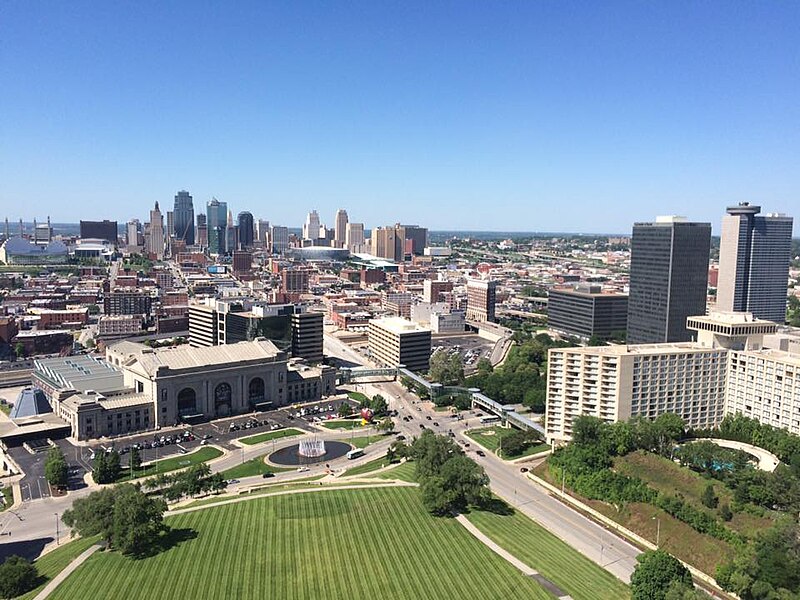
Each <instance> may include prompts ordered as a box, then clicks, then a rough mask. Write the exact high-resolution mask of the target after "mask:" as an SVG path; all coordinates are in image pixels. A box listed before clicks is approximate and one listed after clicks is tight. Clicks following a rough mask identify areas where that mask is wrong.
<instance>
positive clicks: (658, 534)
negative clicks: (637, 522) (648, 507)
mask: <svg viewBox="0 0 800 600" xmlns="http://www.w3.org/2000/svg"><path fill="white" fill-rule="evenodd" d="M652 518H653V519H655V521H656V550H657V549H658V548H660V547H661V519H660V518H659V517H658V515H656V516H653V517H652Z"/></svg>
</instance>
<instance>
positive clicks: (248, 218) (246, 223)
mask: <svg viewBox="0 0 800 600" xmlns="http://www.w3.org/2000/svg"><path fill="white" fill-rule="evenodd" d="M236 222H237V229H238V231H239V236H238V237H239V243H238V247H239V250H247V249H249V248H252V247H253V231H254V227H253V215H252V213H249V212H247V211H244V212H240V213H239V215H238V216H237V217H236Z"/></svg>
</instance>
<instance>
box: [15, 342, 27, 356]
mask: <svg viewBox="0 0 800 600" xmlns="http://www.w3.org/2000/svg"><path fill="white" fill-rule="evenodd" d="M14 354H16V355H17V358H22V357H24V356H25V344H23V343H22V342H17V344H16V346H14Z"/></svg>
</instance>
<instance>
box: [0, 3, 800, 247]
mask: <svg viewBox="0 0 800 600" xmlns="http://www.w3.org/2000/svg"><path fill="white" fill-rule="evenodd" d="M799 32H800V2H796V1H774V2H773V1H770V2H731V1H724V2H723V1H702V2H695V1H693V2H679V1H673V0H669V1H664V2H641V1H632V2H593V1H592V2H568V1H567V2H564V1H549V2H547V1H538V0H537V1H519V2H515V1H508V2H490V3H478V2H470V1H459V2H453V3H438V2H396V3H394V2H383V1H375V0H370V1H367V2H363V3H347V2H339V1H335V2H330V1H326V2H264V1H259V2H252V3H249V2H244V1H237V2H200V1H192V2H155V1H143V2H113V1H112V2H84V1H70V2H4V3H2V4H1V5H0V209H2V210H0V217H2V216H4V215H7V216H8V217H9V219H12V220H17V219H18V218H20V217H23V218H25V220H26V221H27V220H32V219H33V218H34V217H38V218H39V219H42V218H44V217H45V216H47V215H48V214H49V215H51V216H52V218H53V219H54V220H56V221H65V220H67V221H77V220H78V219H79V218H112V219H119V220H127V219H129V218H131V217H138V218H140V219H144V218H146V216H147V211H148V210H149V208H150V207H151V206H152V204H153V202H154V201H155V200H159V201H160V202H161V205H162V208H163V207H171V206H172V198H173V196H174V194H175V192H176V191H177V190H179V189H187V190H189V191H190V192H191V193H192V195H193V196H194V199H195V210H196V211H197V207H198V206H202V207H204V206H205V202H206V201H207V200H209V199H210V197H211V196H212V195H215V196H217V197H218V198H219V199H220V200H225V201H227V202H228V205H229V207H231V208H232V209H233V210H234V213H236V212H238V211H240V210H250V211H251V212H253V213H254V214H255V215H256V216H257V217H262V218H266V219H269V220H270V221H272V222H275V223H280V224H287V225H300V224H301V223H302V221H303V219H304V217H305V214H306V212H307V211H308V210H309V209H311V208H316V209H317V210H318V211H319V212H320V215H321V218H322V221H323V222H324V223H326V224H329V225H330V224H332V221H333V214H334V212H335V210H336V209H337V208H339V207H344V208H346V209H347V210H348V212H349V213H350V218H351V220H353V221H364V222H366V224H367V227H372V226H375V225H380V224H386V223H392V222H395V221H403V222H415V223H420V224H423V225H427V226H429V227H430V228H433V229H480V230H516V231H521V230H524V231H530V230H537V231H576V232H625V231H629V230H630V225H631V223H632V222H633V221H636V220H650V219H652V218H653V217H654V216H655V215H657V214H684V215H686V216H688V217H690V218H692V219H695V220H709V221H711V222H712V223H713V224H714V228H715V230H718V225H719V219H720V217H721V215H722V214H723V212H724V207H725V206H726V205H727V204H730V203H735V202H739V201H742V200H749V201H751V202H754V203H759V204H761V205H762V206H763V207H764V209H765V210H769V211H775V212H778V211H781V212H788V213H789V214H793V216H794V217H795V218H796V219H800V44H798V36H800V33H799ZM795 231H798V226H797V225H796V226H795Z"/></svg>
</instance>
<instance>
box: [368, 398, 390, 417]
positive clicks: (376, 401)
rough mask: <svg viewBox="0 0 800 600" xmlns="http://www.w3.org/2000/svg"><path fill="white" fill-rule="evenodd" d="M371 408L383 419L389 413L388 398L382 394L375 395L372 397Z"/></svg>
mask: <svg viewBox="0 0 800 600" xmlns="http://www.w3.org/2000/svg"><path fill="white" fill-rule="evenodd" d="M369 407H370V408H371V409H372V413H373V414H374V415H375V416H376V417H383V416H384V415H386V413H388V412H389V404H388V403H387V402H386V398H384V397H383V396H381V395H380V394H375V395H374V396H373V397H372V400H370V402H369Z"/></svg>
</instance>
